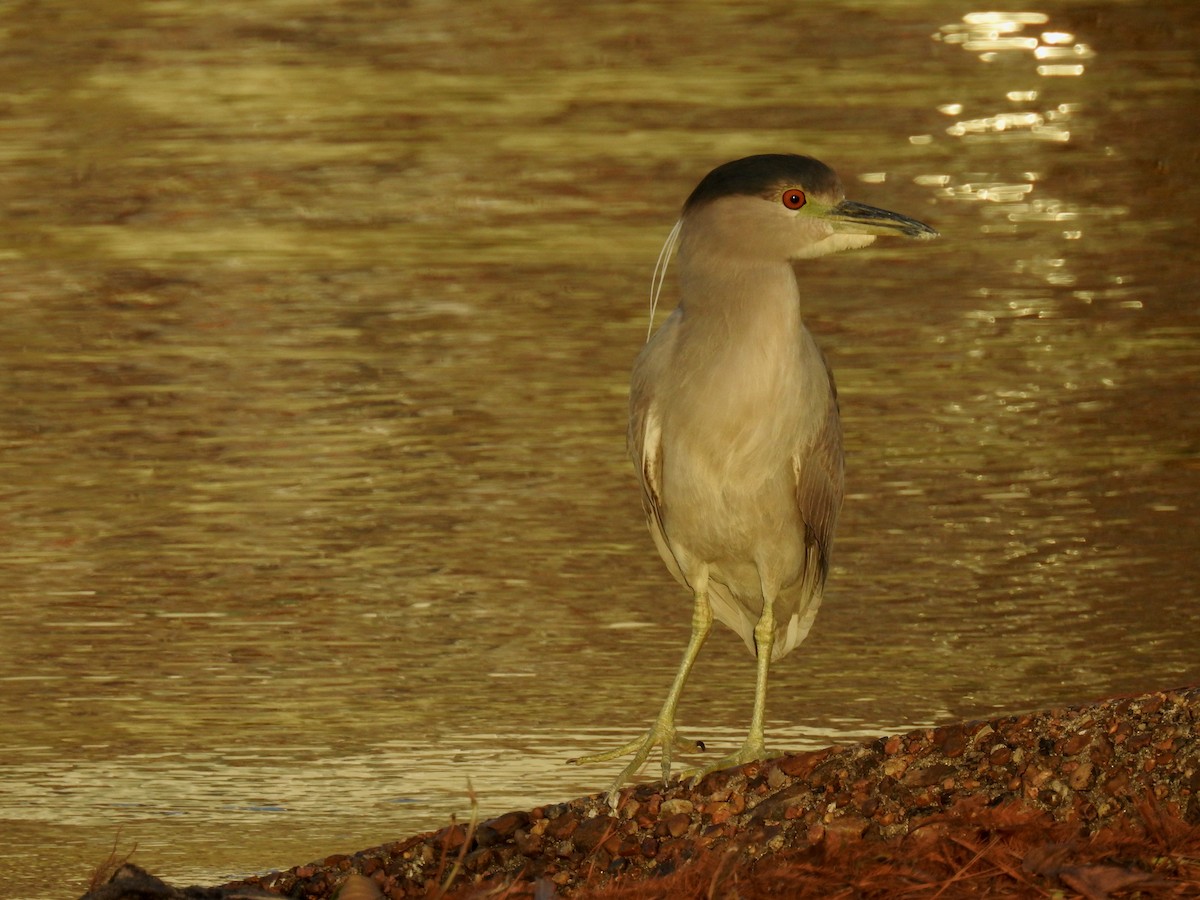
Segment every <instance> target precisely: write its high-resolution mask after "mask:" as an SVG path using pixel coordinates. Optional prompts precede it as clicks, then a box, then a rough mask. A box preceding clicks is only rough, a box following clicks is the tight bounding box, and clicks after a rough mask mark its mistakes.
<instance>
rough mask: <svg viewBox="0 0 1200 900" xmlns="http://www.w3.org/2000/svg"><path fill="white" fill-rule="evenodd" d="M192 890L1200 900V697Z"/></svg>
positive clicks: (1187, 694) (529, 815)
mask: <svg viewBox="0 0 1200 900" xmlns="http://www.w3.org/2000/svg"><path fill="white" fill-rule="evenodd" d="M351 876H355V877H351ZM347 879H349V881H347ZM164 887H165V886H164ZM172 890H173V889H172ZM196 890H206V891H211V892H213V893H206V894H204V895H203V896H205V897H214V898H232V897H235V896H242V897H249V896H253V895H255V894H256V893H257V892H258V891H267V892H271V893H274V894H277V895H278V894H282V895H284V896H287V897H293V898H306V900H323V898H332V897H334V896H335V895H337V894H338V892H339V890H340V891H341V898H340V900H360V898H361V900H373V898H377V897H388V898H407V897H427V896H439V897H440V896H461V897H467V896H497V897H499V896H504V897H509V898H517V897H522V898H524V897H529V898H538V900H543V898H552V897H556V896H563V895H575V896H581V897H582V896H606V897H629V898H633V897H674V896H715V897H719V896H734V895H736V896H739V897H756V896H761V897H767V896H781V895H782V894H781V893H780V892H781V891H786V894H787V895H788V896H795V897H805V896H813V897H818V896H819V897H831V896H847V897H852V896H853V897H858V896H863V897H866V896H879V897H884V896H914V897H915V896H935V895H937V896H941V897H954V896H964V895H969V896H997V897H999V896H1041V895H1054V894H1057V895H1059V896H1085V897H1107V896H1164V897H1165V896H1172V897H1174V896H1179V897H1200V687H1190V688H1181V689H1178V690H1170V691H1160V692H1154V693H1149V694H1144V695H1140V696H1136V697H1123V698H1116V699H1111V700H1105V701H1102V702H1098V703H1093V704H1088V705H1083V706H1077V707H1071V708H1066V709H1059V710H1051V711H1046V712H1039V713H1029V714H1023V715H1016V716H1007V717H1003V718H997V719H992V720H989V721H976V722H968V723H962V724H953V725H945V726H942V727H939V728H931V729H921V730H918V731H913V732H910V733H908V734H904V735H893V736H890V737H881V738H879V739H877V740H874V741H869V742H866V743H862V744H857V745H852V746H838V747H830V748H827V749H824V750H818V751H814V752H809V753H797V754H789V755H786V756H782V757H780V758H777V759H773V760H768V761H763V762H757V763H751V764H747V765H744V766H740V767H737V768H733V769H727V770H723V771H720V772H714V773H712V774H711V775H708V776H707V777H705V778H704V779H702V780H701V781H700V782H699V783H698V784H695V785H691V784H689V783H686V782H681V781H678V780H676V781H672V782H671V783H669V784H667V785H665V786H664V785H661V784H641V785H637V786H636V787H631V788H628V789H626V790H625V791H623V792H622V794H621V798H620V802H619V804H618V812H617V814H616V815H613V814H612V811H611V810H610V809H609V807H608V806H607V805H606V804H605V803H604V801H603V799H602V798H600V797H599V796H589V797H581V798H579V799H576V800H572V801H570V802H566V803H558V804H553V805H547V806H540V807H536V808H534V809H531V810H527V811H526V810H518V811H513V812H509V813H505V814H504V815H501V816H498V817H496V818H494V819H491V820H489V821H486V822H483V823H481V824H478V825H477V826H470V825H468V824H462V823H459V824H454V825H451V826H448V827H446V828H443V829H441V830H439V831H436V832H432V833H428V834H422V835H417V836H415V837H411V838H408V839H406V840H401V841H396V842H393V843H389V844H385V845H383V846H380V847H375V848H372V849H369V850H363V851H360V852H358V853H355V854H353V855H337V856H332V857H329V858H327V859H325V860H323V861H321V862H316V863H311V864H308V865H303V866H297V867H295V868H293V869H289V870H287V871H284V872H273V873H271V874H268V875H262V876H256V877H253V878H249V879H245V880H243V881H239V882H235V883H231V884H229V885H225V886H222V887H220V888H209V889H196ZM219 892H223V893H219ZM88 896H89V900H123V898H124V897H125V896H129V897H133V896H137V897H148V896H162V897H170V896H180V897H182V896H185V895H184V894H177V895H169V894H160V895H151V894H145V893H141V894H129V895H124V894H119V893H114V894H108V895H105V896H104V897H103V898H101V897H100V896H99V894H93V895H88ZM191 896H197V897H198V896H200V895H198V894H197V895H191Z"/></svg>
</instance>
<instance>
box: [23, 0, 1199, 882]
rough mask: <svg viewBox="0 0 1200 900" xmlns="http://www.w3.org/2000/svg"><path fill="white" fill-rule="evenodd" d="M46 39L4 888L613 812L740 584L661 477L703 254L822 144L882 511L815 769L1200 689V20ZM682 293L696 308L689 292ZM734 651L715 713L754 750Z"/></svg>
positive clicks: (146, 21) (180, 27) (857, 500)
mask: <svg viewBox="0 0 1200 900" xmlns="http://www.w3.org/2000/svg"><path fill="white" fill-rule="evenodd" d="M472 10H473V11H472V14H471V15H470V16H464V15H463V14H462V11H461V9H460V8H459V7H457V6H452V5H449V4H442V3H436V2H431V3H424V4H415V5H412V6H409V7H393V6H392V5H389V4H373V3H346V4H337V5H336V6H330V5H328V4H322V3H315V2H312V0H273V2H260V3H257V4H254V5H253V6H251V7H246V5H245V4H242V3H232V2H215V3H214V2H209V3H205V4H199V3H195V2H191V0H179V2H170V3H167V2H156V3H139V2H111V3H105V4H90V5H89V6H88V9H87V10H86V11H84V10H82V9H75V8H74V7H73V6H72V5H70V4H55V3H40V4H36V5H10V6H8V7H0V16H3V19H2V20H0V34H2V35H3V41H4V47H5V52H4V53H3V54H0V67H2V68H3V82H2V83H3V84H5V85H6V89H5V92H4V95H3V109H4V128H3V130H2V131H0V155H2V156H3V161H4V172H5V175H4V179H3V182H2V183H0V201H2V202H3V204H4V207H3V208H4V211H5V215H4V216H3V218H2V219H0V256H2V257H3V260H4V268H3V272H2V273H0V296H2V301H0V302H2V303H3V308H4V314H5V323H4V325H5V327H4V328H3V330H2V331H0V374H2V376H3V378H4V381H5V394H6V398H7V399H6V402H5V404H4V405H3V409H2V410H0V485H2V490H3V504H2V505H0V535H2V540H0V578H2V580H3V592H2V593H0V715H2V716H3V719H4V721H5V723H6V725H7V727H6V729H5V731H4V736H3V737H0V829H2V830H3V832H4V834H5V836H6V840H5V842H4V845H3V847H0V870H2V871H4V872H5V878H4V880H5V882H6V884H7V886H8V887H9V888H10V889H11V890H13V891H14V892H16V893H17V894H19V895H21V896H25V897H31V898H37V897H60V896H65V895H72V894H73V893H74V894H77V893H80V892H81V891H82V888H83V885H84V883H85V882H86V879H87V877H88V874H89V872H90V871H91V869H92V867H94V866H95V865H96V864H98V863H99V862H101V861H102V860H103V859H104V858H105V857H106V856H107V855H108V853H109V851H110V849H111V848H113V846H114V845H115V846H116V848H117V851H118V852H119V853H120V854H122V855H123V854H124V853H127V852H128V851H129V850H130V849H132V848H133V847H134V846H135V845H136V847H137V850H136V854H135V855H134V857H133V859H134V861H136V862H139V863H140V864H142V865H144V866H146V867H148V868H150V869H152V870H154V871H155V872H157V873H159V874H161V875H163V876H165V877H167V878H169V879H171V880H174V881H178V882H190V881H200V882H215V881H218V880H220V879H222V878H224V877H226V876H233V875H237V874H244V873H247V872H252V871H260V870H264V869H268V868H271V867H279V866H287V865H292V864H295V863H299V862H303V861H306V860H308V859H311V858H316V857H321V856H324V855H326V854H328V853H332V852H336V851H352V850H354V849H358V848H361V847H365V846H369V845H372V844H376V843H380V842H383V841H385V840H391V839H395V838H398V837H402V836H405V835H407V834H410V833H413V832H416V831H419V830H423V829H427V828H435V827H438V826H440V825H442V824H444V823H445V822H446V821H447V820H448V819H449V817H450V816H451V815H452V814H456V815H458V816H460V817H461V816H463V815H465V814H466V813H467V811H468V802H467V799H466V795H467V784H468V780H469V781H470V783H471V784H473V786H474V790H475V791H476V793H477V795H478V797H479V804H480V808H481V811H482V813H483V814H484V815H492V814H496V813H499V812H503V811H505V810H507V809H510V808H514V807H528V806H531V805H533V804H535V803H539V802H552V801H557V800H563V799H566V798H569V797H572V796H575V795H577V794H580V793H582V792H584V791H588V790H595V789H598V788H600V787H603V786H604V785H606V784H607V783H608V780H609V779H610V777H611V776H612V774H613V772H615V769H616V765H615V764H613V765H611V766H598V767H595V768H594V769H586V770H578V769H574V768H569V767H567V766H565V765H563V760H565V759H567V758H568V757H571V756H574V755H577V754H580V753H584V752H591V751H596V750H599V749H601V748H603V747H606V746H608V745H610V744H611V743H612V742H614V741H617V740H622V741H623V740H626V739H628V738H629V737H631V736H632V735H633V734H634V733H636V732H637V731H639V730H640V729H642V728H644V727H645V726H646V725H647V724H648V722H649V720H650V718H651V717H652V716H653V714H654V713H655V712H656V711H657V708H658V705H659V703H660V702H661V699H662V696H663V693H664V692H665V690H666V687H667V685H668V683H669V682H670V679H671V675H672V673H673V671H674V668H675V666H676V665H677V663H678V659H679V655H680V654H681V653H682V650H683V646H684V644H685V642H686V636H687V628H688V622H689V601H688V598H687V596H686V595H685V594H684V592H683V591H682V590H681V589H679V588H678V587H677V586H676V585H674V584H673V582H672V581H671V580H670V577H669V576H668V574H667V573H666V571H665V569H664V568H663V566H662V564H661V563H660V562H659V560H658V559H657V557H656V555H655V553H654V551H653V547H652V544H651V542H650V539H649V537H648V535H647V534H646V533H645V529H644V525H643V522H642V516H641V511H640V509H639V503H638V497H637V492H636V489H635V487H634V482H633V477H632V472H631V469H630V466H629V464H628V462H627V460H626V458H625V454H624V447H623V444H624V431H625V403H626V390H627V376H628V371H629V368H630V365H631V364H632V361H633V358H634V356H635V355H636V353H637V350H638V348H639V346H640V344H641V342H642V340H643V339H644V334H645V327H646V298H647V291H648V285H649V277H650V270H651V268H652V266H653V261H654V258H655V256H656V255H657V252H658V248H659V245H660V244H661V242H662V240H663V238H664V237H665V236H666V233H667V231H668V230H669V229H670V227H671V224H672V222H673V219H674V216H675V212H676V210H677V209H678V206H679V204H680V203H681V201H682V200H683V198H684V197H686V195H687V193H688V192H689V191H690V190H691V188H692V187H693V186H694V184H695V182H696V181H697V180H698V179H699V178H700V177H701V176H702V175H703V174H704V173H705V172H706V171H707V170H708V169H709V168H711V167H712V166H713V165H715V164H717V163H719V162H722V161H725V160H727V159H731V158H734V157H736V156H740V155H745V154H749V153H755V152H775V151H798V152H805V153H810V154H812V155H815V156H818V157H819V158H821V159H823V160H825V161H826V162H828V163H830V164H831V165H833V166H834V167H835V168H837V169H838V170H839V171H840V172H841V174H842V176H843V180H844V181H845V182H846V185H847V191H848V193H849V194H850V195H851V196H852V197H854V198H856V199H859V200H861V201H864V202H867V203H873V204H876V205H880V206H885V207H888V208H892V209H896V210H898V211H900V212H904V213H906V214H909V215H912V216H915V217H917V218H920V219H922V220H924V221H927V222H929V223H930V224H931V225H933V226H934V227H936V228H938V229H939V230H941V231H942V233H943V238H942V239H941V240H940V241H938V242H935V243H931V244H920V245H916V244H904V245H901V244H899V243H890V244H887V243H881V244H879V245H878V246H877V247H875V248H872V249H870V250H867V251H860V252H858V253H855V254H843V255H840V256H837V257H832V258H827V259H821V260H817V261H813V262H810V263H805V264H804V265H803V266H802V267H801V268H799V269H798V273H799V275H800V278H801V280H802V283H803V284H804V286H805V289H806V299H805V303H806V305H805V313H806V315H807V317H808V321H809V323H810V327H811V328H812V329H813V330H814V332H816V333H817V335H818V338H819V340H820V342H821V344H822V345H823V346H824V348H825V349H826V351H827V354H828V356H829V359H830V361H831V363H832V365H833V367H834V370H835V372H836V374H837V379H838V384H839V388H840V391H841V398H842V410H843V420H844V425H845V430H846V442H847V452H848V460H847V489H848V497H847V502H846V507H845V510H844V512H843V515H842V519H841V522H840V524H839V533H838V540H837V544H836V548H835V570H834V572H833V574H832V577H831V580H830V584H829V591H828V594H827V599H826V603H825V606H824V608H823V609H822V611H821V614H820V616H819V617H818V619H817V622H816V626H815V628H814V630H813V632H812V634H811V636H810V637H809V639H808V641H807V642H806V643H805V644H804V645H803V647H802V648H801V649H800V650H799V651H797V652H796V653H795V654H793V655H792V656H790V657H789V658H788V659H787V660H786V661H785V662H783V663H781V664H780V665H779V666H778V667H777V669H776V670H775V672H774V673H773V675H772V693H771V699H770V703H769V707H768V732H769V739H770V741H771V743H772V744H773V745H775V746H777V747H781V748H782V747H791V748H803V747H818V746H823V745H826V744H828V743H830V742H838V741H850V740H854V739H858V738H862V737H868V736H873V735H877V734H881V733H887V732H891V731H899V730H904V729H908V728H912V727H916V726H919V725H925V724H930V723H938V722H947V721H954V720H958V719H961V718H968V717H980V716H988V715H993V714H996V713H1001V712H1006V711H1008V712H1016V711H1020V710H1025V709H1031V708H1039V707H1045V706H1050V705H1054V704H1061V703H1069V702H1078V701H1084V700H1088V699H1091V698H1096V697H1101V696H1104V695H1110V694H1113V693H1119V692H1132V691H1142V690H1149V689H1155V688H1165V687H1171V686H1174V685H1178V684H1182V683H1185V682H1191V683H1194V682H1195V681H1196V676H1197V671H1196V667H1195V661H1194V660H1195V656H1196V653H1195V651H1196V647H1197V646H1200V612H1198V607H1197V602H1196V595H1195V589H1194V577H1193V576H1194V571H1195V565H1194V562H1193V561H1194V560H1195V558H1196V555H1197V552H1198V551H1200V538H1198V537H1197V532H1196V529H1195V528H1194V525H1193V517H1192V515H1191V512H1192V507H1193V505H1194V500H1195V497H1196V487H1197V472H1198V470H1200V457H1198V449H1197V448H1198V440H1197V434H1198V432H1197V420H1198V415H1197V406H1198V403H1197V401H1198V400H1200V394H1198V392H1197V388H1196V384H1197V377H1198V375H1200V349H1198V345H1197V338H1198V336H1200V314H1198V313H1197V310H1196V304H1195V296H1196V293H1197V285H1198V281H1200V279H1198V278H1197V269H1196V264H1195V261H1194V254H1195V246H1194V245H1195V238H1194V235H1195V226H1196V217H1197V211H1198V210H1200V196H1198V188H1197V187H1196V183H1195V179H1194V177H1193V176H1194V172H1195V164H1196V159H1195V151H1194V147H1195V146H1196V140H1197V134H1196V132H1197V125H1196V124H1195V123H1196V121H1197V120H1196V116H1195V110H1196V108H1197V84H1200V81H1198V80H1197V74H1198V73H1197V70H1196V57H1195V53H1194V47H1195V45H1196V40H1197V38H1198V37H1200V27H1198V25H1200V22H1198V17H1197V14H1196V12H1195V11H1194V9H1193V6H1192V5H1191V4H1188V3H1184V2H1176V3H1172V4H1163V5H1160V7H1159V8H1158V9H1156V10H1147V9H1141V8H1135V7H1134V6H1132V5H1128V6H1127V5H1118V4H1106V5H1102V6H1088V5H1083V4H1076V3H1069V2H1057V3H1052V4H1043V5H1041V6H1038V7H1036V8H1031V9H1028V10H1027V13H1028V14H1026V15H1015V14H1009V15H1005V16H994V17H990V18H989V17H988V16H986V15H983V13H986V11H987V10H986V8H974V7H971V6H968V5H963V4H961V3H935V4H918V3H903V2H893V3H887V4H871V5H870V6H869V7H864V6H862V5H861V4H857V3H853V2H844V3H834V4H826V5H825V8H824V10H823V11H822V12H821V13H820V14H813V13H810V12H806V11H805V10H804V7H803V5H800V4H793V5H791V6H786V5H785V6H779V5H776V4H766V3H763V4H739V5H737V7H736V8H731V7H728V6H726V5H724V4H696V5H693V6H692V7H689V11H688V12H687V13H686V15H685V14H683V13H681V12H679V11H678V7H676V6H673V5H670V4H655V3H647V4H640V5H639V6H638V7H637V9H636V14H632V13H630V12H629V11H628V9H627V8H626V7H613V8H611V9H610V8H605V7H600V8H596V7H579V6H578V5H567V4H558V3H544V4H529V5H523V6H519V7H516V8H510V7H509V6H506V5H502V4H494V5H488V4H476V5H475V6H473V7H472ZM671 289H672V284H671V283H670V282H669V283H668V286H667V290H668V293H669V292H670V291H671ZM752 672H753V664H752V661H751V659H750V658H749V656H747V655H746V653H745V651H744V648H743V647H742V645H741V642H740V640H738V639H737V638H736V637H734V636H733V635H732V634H731V633H729V632H727V631H724V630H721V631H719V632H717V633H715V635H714V638H713V639H712V640H711V641H710V642H709V646H708V647H707V648H706V650H705V655H704V656H703V657H702V658H701V661H700V663H699V664H698V666H697V669H696V671H695V674H694V676H693V679H692V683H691V685H690V686H689V690H688V692H687V693H686V694H685V696H684V701H683V705H682V707H681V724H683V725H685V726H687V728H688V729H689V731H690V732H691V733H693V734H695V735H696V736H698V737H703V738H705V739H706V740H707V741H708V743H709V744H710V745H712V746H715V747H717V748H724V747H732V746H734V745H736V743H737V742H739V741H740V740H741V737H742V734H743V730H744V728H745V725H746V722H747V720H748V716H749V709H750V702H751V698H752V678H753V675H752Z"/></svg>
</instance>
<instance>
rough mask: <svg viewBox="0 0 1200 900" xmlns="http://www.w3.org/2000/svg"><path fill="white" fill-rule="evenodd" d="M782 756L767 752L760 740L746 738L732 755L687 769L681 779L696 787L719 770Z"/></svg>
mask: <svg viewBox="0 0 1200 900" xmlns="http://www.w3.org/2000/svg"><path fill="white" fill-rule="evenodd" d="M782 755H783V754H782V753H778V752H768V750H767V748H766V746H765V745H764V744H763V742H762V741H761V740H759V741H754V740H750V739H749V738H748V739H747V740H746V742H745V743H744V744H742V746H741V749H739V750H735V751H734V752H733V753H730V754H728V755H726V756H722V757H721V758H720V759H715V760H713V761H712V762H711V763H709V764H708V765H706V766H697V767H696V768H694V769H688V770H687V771H685V772H684V773H683V775H682V777H683V778H690V779H691V780H692V784H693V785H696V784H699V783H700V780H701V779H702V778H704V776H705V775H709V774H711V773H713V772H718V771H720V770H721V769H732V768H733V767H734V766H744V765H745V764H746V763H749V762H757V761H759V760H762V759H772V758H773V757H776V756H782Z"/></svg>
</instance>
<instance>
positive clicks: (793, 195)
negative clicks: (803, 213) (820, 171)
mask: <svg viewBox="0 0 1200 900" xmlns="http://www.w3.org/2000/svg"><path fill="white" fill-rule="evenodd" d="M783 205H784V206H786V207H787V208H788V209H799V208H800V207H802V206H803V205H804V191H798V190H796V189H795V188H788V189H787V190H786V191H784V192H783Z"/></svg>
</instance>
